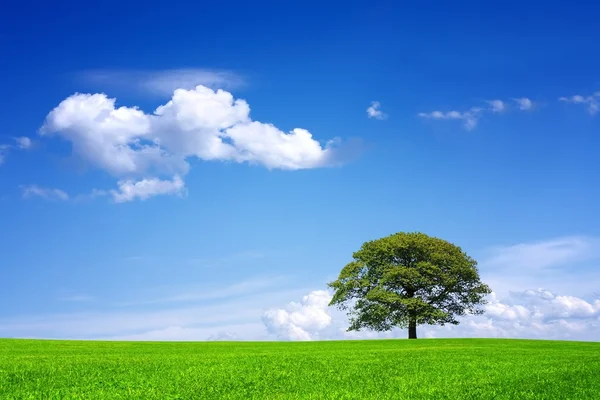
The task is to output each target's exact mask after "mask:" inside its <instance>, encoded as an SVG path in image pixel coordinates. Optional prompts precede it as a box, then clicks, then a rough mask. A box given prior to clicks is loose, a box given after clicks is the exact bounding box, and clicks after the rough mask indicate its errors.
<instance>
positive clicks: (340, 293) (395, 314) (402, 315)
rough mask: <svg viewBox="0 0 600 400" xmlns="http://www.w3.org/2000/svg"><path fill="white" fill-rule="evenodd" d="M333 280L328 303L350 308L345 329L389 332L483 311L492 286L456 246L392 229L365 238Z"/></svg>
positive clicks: (411, 335) (442, 322) (411, 331)
mask: <svg viewBox="0 0 600 400" xmlns="http://www.w3.org/2000/svg"><path fill="white" fill-rule="evenodd" d="M353 259H354V261H352V262H350V263H349V264H348V265H346V266H345V267H344V268H343V269H342V271H341V272H340V275H339V277H338V279H337V280H335V281H333V282H330V283H329V284H328V285H329V287H331V288H332V289H334V290H335V293H334V295H333V299H332V300H331V302H330V304H329V305H332V306H337V308H339V309H340V310H348V316H349V317H350V327H349V328H348V331H353V330H354V331H358V330H360V329H361V328H368V329H372V330H375V331H387V330H390V329H391V328H393V327H395V326H396V327H400V328H408V338H409V339H416V338H417V326H418V325H423V324H428V325H445V324H453V325H458V323H459V322H458V320H457V319H456V318H457V317H458V316H461V315H465V314H467V313H469V314H482V313H483V310H482V309H480V308H478V306H479V305H483V304H485V303H486V301H485V296H486V295H487V294H489V293H491V290H490V288H489V287H488V286H487V285H485V284H483V283H482V282H481V281H480V279H479V272H478V270H477V262H476V261H475V260H474V259H472V258H471V257H469V256H468V255H467V254H466V253H464V252H463V251H462V250H461V248H460V247H458V246H455V245H454V244H452V243H450V242H447V241H445V240H442V239H438V238H435V237H430V236H427V235H425V234H423V233H418V232H415V233H403V232H401V233H396V234H393V235H390V236H387V237H384V238H381V239H378V240H373V241H370V242H366V243H364V244H363V245H362V247H361V248H360V250H359V251H357V252H355V253H354V254H353Z"/></svg>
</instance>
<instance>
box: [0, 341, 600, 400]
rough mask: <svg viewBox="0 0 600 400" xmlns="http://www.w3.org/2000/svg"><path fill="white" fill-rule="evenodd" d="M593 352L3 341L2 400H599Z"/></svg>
mask: <svg viewBox="0 0 600 400" xmlns="http://www.w3.org/2000/svg"><path fill="white" fill-rule="evenodd" d="M599 393H600V343H581V342H557V341H528V340H495V339H448V340H446V339H419V340H416V341H408V340H377V341H340V342H313V343H277V342H274V343H255V342H248V343H235V342H233V343H227V342H213V343H136V342H128V343H127V342H85V341H81V342H78V341H35V340H0V399H3V400H4V399H36V400H37V399H165V400H166V399H411V400H412V399H552V400H558V399H598V398H600V397H599V396H600V395H599Z"/></svg>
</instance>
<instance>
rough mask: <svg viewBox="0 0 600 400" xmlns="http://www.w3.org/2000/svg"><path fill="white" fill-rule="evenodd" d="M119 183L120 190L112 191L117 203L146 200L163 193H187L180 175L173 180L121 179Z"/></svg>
mask: <svg viewBox="0 0 600 400" xmlns="http://www.w3.org/2000/svg"><path fill="white" fill-rule="evenodd" d="M117 185H118V186H119V189H118V190H111V191H110V194H111V195H112V197H113V200H114V201H115V202H117V203H124V202H127V201H132V200H135V199H136V198H138V199H140V200H146V199H148V198H150V197H152V196H156V195H161V194H163V195H164V194H170V195H176V196H183V195H184V193H185V184H184V182H183V180H182V179H181V178H180V177H179V176H175V177H174V178H173V180H172V181H167V180H160V179H157V178H151V179H142V180H140V181H137V182H135V181H132V180H126V181H119V182H117Z"/></svg>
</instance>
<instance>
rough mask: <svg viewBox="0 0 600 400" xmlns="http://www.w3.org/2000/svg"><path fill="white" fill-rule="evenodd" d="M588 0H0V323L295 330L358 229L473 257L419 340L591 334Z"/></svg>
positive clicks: (44, 328)
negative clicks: (458, 318)
mask: <svg viewBox="0 0 600 400" xmlns="http://www.w3.org/2000/svg"><path fill="white" fill-rule="evenodd" d="M598 12H600V5H596V4H593V3H592V2H589V3H586V4H583V3H581V4H579V5H576V4H569V5H565V4H562V5H559V4H555V3H547V4H545V5H544V7H543V8H541V7H539V6H538V5H535V4H533V3H531V4H524V3H522V2H511V1H509V2H503V3H502V4H495V3H485V4H484V3H481V2H466V1H465V2H460V3H452V4H450V3H447V2H442V1H437V2H419V4H412V5H406V4H399V2H393V1H381V2H356V1H349V2H345V3H344V5H343V6H340V4H339V3H337V2H323V1H320V2H315V1H310V0H309V1H303V2H280V1H259V2H251V3H248V2H238V1H233V2H228V3H227V4H221V3H219V2H198V3H197V4H193V5H192V4H186V5H185V6H184V5H176V4H169V5H162V6H160V7H155V6H152V5H149V4H148V3H145V2H144V3H142V2H122V1H121V2H113V1H105V2H102V4H101V5H96V4H93V5H92V4H91V3H90V4H87V3H85V2H59V3H56V2H55V3H52V4H50V3H48V4H46V3H42V2H31V1H26V0H21V1H18V2H17V1H12V0H9V1H8V3H7V4H6V5H5V6H4V10H3V12H2V13H0V54H1V56H0V73H1V74H2V77H3V78H2V79H0V89H2V92H3V93H5V95H6V97H3V98H2V99H0V116H1V118H0V121H1V123H2V125H1V126H0V337H28V338H61V339H107V340H112V339H123V340H222V339H237V340H316V339H355V338H378V337H405V335H406V332H404V331H402V330H394V331H392V332H387V333H374V332H353V333H349V332H346V331H345V328H346V327H347V320H346V319H345V316H344V315H343V314H342V313H340V312H339V311H337V310H334V309H331V308H329V307H328V306H327V304H328V302H329V299H330V298H331V292H329V291H328V288H327V282H330V281H332V280H334V279H335V278H336V277H337V274H338V273H339V271H340V270H341V268H342V267H343V266H344V265H345V264H346V263H348V262H349V261H351V259H352V253H353V252H354V251H356V250H358V248H359V247H360V246H361V244H362V243H363V242H365V241H367V240H371V239H376V238H379V237H383V236H387V235H389V234H392V233H395V232H401V231H409V232H410V231H420V232H424V233H427V234H429V235H432V236H437V237H440V238H443V239H446V240H448V241H451V242H453V243H455V244H457V245H459V246H461V248H463V250H465V251H466V252H467V253H468V254H469V255H471V256H472V257H474V258H475V259H476V260H477V261H478V263H479V271H480V274H481V278H482V280H483V281H484V282H485V283H487V284H489V285H490V286H491V288H492V290H493V291H494V293H493V295H490V298H489V303H488V305H486V313H485V315H484V316H478V317H465V318H464V319H463V320H462V323H461V324H460V325H459V326H452V327H447V326H446V327H429V326H423V327H419V331H418V332H419V335H420V336H421V337H531V338H546V339H567V340H600V268H599V267H600V224H599V223H598V222H599V221H600V207H598V204H599V196H600V185H598V181H599V179H598V177H599V176H600V158H599V157H598V154H600V136H599V133H600V73H599V71H600V57H598V56H597V54H598V53H599V50H600V49H599V46H600V44H599V43H600V40H599V39H600V33H599V32H598V30H597V28H596V26H597V23H596V22H597V21H596V16H597V15H598Z"/></svg>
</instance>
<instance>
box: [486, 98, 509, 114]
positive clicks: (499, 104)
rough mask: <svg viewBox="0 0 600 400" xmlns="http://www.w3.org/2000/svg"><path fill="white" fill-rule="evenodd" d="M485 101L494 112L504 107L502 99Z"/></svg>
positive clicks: (498, 111)
mask: <svg viewBox="0 0 600 400" xmlns="http://www.w3.org/2000/svg"><path fill="white" fill-rule="evenodd" d="M487 103H488V104H489V105H490V110H491V111H492V112H494V113H500V112H502V111H504V110H505V109H506V106H505V105H504V102H503V101H502V100H488V101H487Z"/></svg>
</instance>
